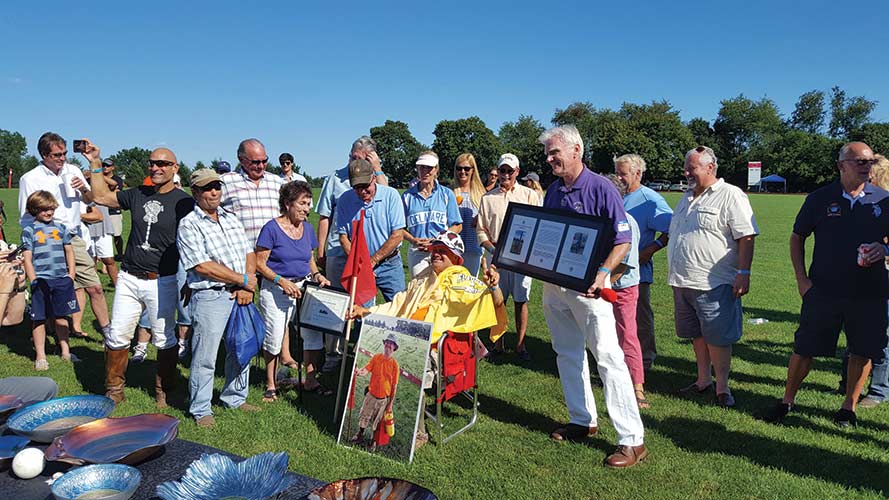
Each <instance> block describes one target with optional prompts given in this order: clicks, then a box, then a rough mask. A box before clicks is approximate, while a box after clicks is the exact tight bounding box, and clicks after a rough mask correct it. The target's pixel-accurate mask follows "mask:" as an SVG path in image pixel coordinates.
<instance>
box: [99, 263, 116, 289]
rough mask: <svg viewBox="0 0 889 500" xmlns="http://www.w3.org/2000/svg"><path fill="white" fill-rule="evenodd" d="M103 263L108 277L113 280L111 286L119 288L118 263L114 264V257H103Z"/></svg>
mask: <svg viewBox="0 0 889 500" xmlns="http://www.w3.org/2000/svg"><path fill="white" fill-rule="evenodd" d="M101 261H102V264H105V269H106V270H107V271H108V277H109V278H111V284H112V285H113V286H117V262H114V257H103V258H102V259H101Z"/></svg>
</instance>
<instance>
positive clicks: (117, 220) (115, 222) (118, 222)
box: [108, 214, 123, 236]
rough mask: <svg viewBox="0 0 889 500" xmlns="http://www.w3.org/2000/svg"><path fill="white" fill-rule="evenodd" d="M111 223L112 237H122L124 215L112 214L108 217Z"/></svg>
mask: <svg viewBox="0 0 889 500" xmlns="http://www.w3.org/2000/svg"><path fill="white" fill-rule="evenodd" d="M108 219H109V220H110V221H111V227H112V228H113V229H112V231H111V235H112V236H120V235H122V234H123V214H111V215H109V216H108Z"/></svg>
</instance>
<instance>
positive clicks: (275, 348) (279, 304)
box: [259, 279, 323, 355]
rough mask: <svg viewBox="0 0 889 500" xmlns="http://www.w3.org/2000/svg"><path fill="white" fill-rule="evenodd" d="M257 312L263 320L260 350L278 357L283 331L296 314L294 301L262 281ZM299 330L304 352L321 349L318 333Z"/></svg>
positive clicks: (277, 288)
mask: <svg viewBox="0 0 889 500" xmlns="http://www.w3.org/2000/svg"><path fill="white" fill-rule="evenodd" d="M259 311H260V312H261V313H262V318H263V319H264V320H265V338H264V339H263V341H262V348H263V350H265V351H266V352H267V353H269V354H272V355H278V354H280V353H281V343H282V342H283V340H284V329H285V328H287V325H288V323H289V322H290V318H292V317H293V314H294V313H295V312H296V300H295V299H293V298H291V297H288V296H287V295H286V294H285V293H284V291H283V290H281V287H279V286H278V285H276V284H274V283H273V282H271V281H269V280H266V279H264V280H262V287H260V289H259ZM300 330H301V333H302V338H303V349H304V350H308V351H316V350H319V349H321V348H322V347H323V343H322V340H321V333H320V332H317V331H315V330H310V329H306V328H301V329H300Z"/></svg>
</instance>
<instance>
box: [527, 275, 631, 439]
mask: <svg viewBox="0 0 889 500" xmlns="http://www.w3.org/2000/svg"><path fill="white" fill-rule="evenodd" d="M543 313H544V316H545V317H546V324H547V325H548V326H549V330H550V334H551V335H552V345H553V350H554V351H556V364H557V365H558V368H559V379H560V380H561V381H562V392H563V393H564V394H565V404H566V405H567V406H568V415H569V417H570V423H572V424H578V425H581V426H593V425H597V415H596V402H595V401H594V400H593V388H592V385H591V384H590V369H589V364H588V363H587V354H586V349H587V348H588V349H589V350H590V352H592V353H593V357H594V358H595V359H596V363H597V366H598V370H599V377H600V378H601V379H602V384H603V385H604V390H605V407H606V408H607V409H608V415H609V416H610V417H611V422H612V423H613V425H614V430H615V431H616V432H617V438H618V444H620V445H625V446H639V445H640V444H642V438H643V434H644V429H643V427H642V419H641V418H640V417H639V407H638V406H637V403H636V396H635V393H634V392H633V382H632V380H630V371H629V370H628V369H627V364H626V363H625V362H624V353H623V351H622V350H621V348H620V344H619V343H618V341H617V329H616V326H615V322H614V312H613V309H612V306H611V304H609V303H608V302H605V301H604V300H602V299H592V298H587V297H584V296H583V295H581V294H579V293H577V292H575V291H573V290H569V289H567V288H562V287H559V286H556V285H553V284H551V283H546V284H544V286H543Z"/></svg>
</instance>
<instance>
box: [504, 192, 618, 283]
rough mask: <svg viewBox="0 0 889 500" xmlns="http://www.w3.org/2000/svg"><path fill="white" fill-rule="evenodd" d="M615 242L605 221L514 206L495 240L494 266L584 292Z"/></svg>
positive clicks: (610, 222)
mask: <svg viewBox="0 0 889 500" xmlns="http://www.w3.org/2000/svg"><path fill="white" fill-rule="evenodd" d="M613 241H614V227H613V223H612V221H611V219H608V218H606V217H595V216H592V215H584V214H577V213H573V212H564V211H560V210H552V209H545V208H543V207H538V206H536V205H525V204H522V203H510V204H509V205H508V207H507V209H506V218H505V220H504V221H503V227H501V228H500V234H499V235H498V237H497V248H496V250H495V251H494V264H495V265H496V266H497V267H499V268H501V269H506V270H508V271H514V272H517V273H520V274H524V275H525V276H531V277H532V278H537V279H539V280H543V281H546V282H548V283H553V284H555V285H559V286H563V287H565V288H570V289H572V290H577V291H578V292H586V291H587V290H588V289H589V287H590V285H592V284H593V280H594V279H595V278H596V272H597V271H598V269H599V265H600V264H601V263H602V261H604V260H605V258H606V257H608V254H609V252H611V248H612V245H611V243H612V242H613Z"/></svg>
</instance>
